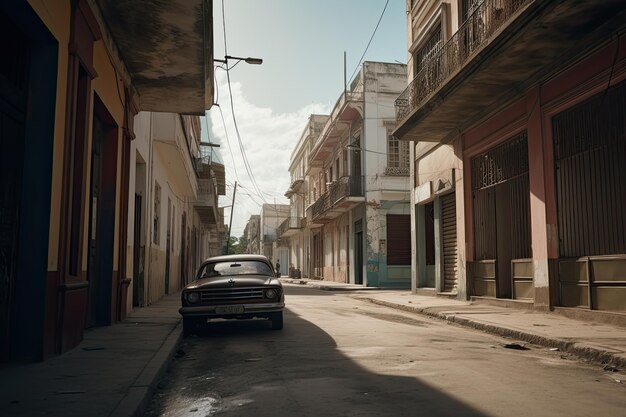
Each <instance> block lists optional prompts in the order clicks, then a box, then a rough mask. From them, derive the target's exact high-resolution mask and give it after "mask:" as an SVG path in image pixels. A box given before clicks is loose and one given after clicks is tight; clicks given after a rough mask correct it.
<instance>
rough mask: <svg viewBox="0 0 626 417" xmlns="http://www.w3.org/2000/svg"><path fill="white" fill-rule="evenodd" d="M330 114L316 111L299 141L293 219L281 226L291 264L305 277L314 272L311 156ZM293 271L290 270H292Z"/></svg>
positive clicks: (291, 192) (293, 162)
mask: <svg viewBox="0 0 626 417" xmlns="http://www.w3.org/2000/svg"><path fill="white" fill-rule="evenodd" d="M328 118H329V116H327V115H319V114H312V115H311V116H310V117H309V121H308V123H307V125H306V127H305V128H304V131H303V132H302V135H301V136H300V139H299V140H298V143H297V145H296V146H295V148H294V150H293V152H292V153H291V159H290V163H289V174H290V175H291V182H290V186H289V189H288V190H287V192H286V193H285V197H287V198H289V199H290V204H289V206H290V210H289V218H287V219H286V220H285V221H284V222H283V223H282V224H281V225H280V230H279V235H280V237H281V239H283V240H285V241H286V242H287V244H288V247H289V265H290V266H293V269H294V270H295V271H298V272H297V274H290V275H299V276H300V277H302V278H309V277H310V276H312V275H311V272H310V271H311V269H312V265H311V261H312V255H311V236H312V235H311V230H312V229H311V228H310V227H309V226H308V221H309V219H308V218H307V216H306V208H307V207H308V206H309V205H310V204H311V196H312V195H313V193H311V192H309V190H310V187H311V186H312V181H311V177H310V176H307V175H306V174H307V173H308V172H309V155H310V153H311V148H312V146H313V144H314V143H315V142H316V141H317V138H318V137H319V135H320V133H321V132H322V129H324V126H325V125H326V122H327V121H328ZM289 272H290V271H289V270H288V273H289Z"/></svg>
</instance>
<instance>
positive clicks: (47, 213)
mask: <svg viewBox="0 0 626 417" xmlns="http://www.w3.org/2000/svg"><path fill="white" fill-rule="evenodd" d="M139 3H140V4H139ZM211 7H212V6H211V1H204V0H195V1H172V2H170V3H168V4H167V5H165V6H159V7H157V6H155V5H154V4H153V3H152V2H149V1H139V2H137V3H135V4H133V7H130V6H127V5H124V6H120V5H118V4H114V3H112V2H106V1H100V0H76V1H70V0H60V1H54V2H49V1H44V0H28V1H26V0H7V1H3V2H2V3H1V4H0V34H1V36H2V39H3V41H2V42H0V48H2V49H1V50H0V54H1V55H2V57H3V64H2V69H1V70H0V78H1V83H2V85H3V88H2V91H1V92H0V120H1V121H0V124H1V125H2V129H1V132H2V133H0V143H1V144H2V148H3V150H2V162H1V163H0V166H1V168H0V169H1V170H2V175H1V177H0V196H1V197H0V213H1V214H0V228H1V230H0V253H1V256H0V275H1V278H0V280H1V281H2V282H3V285H1V286H0V360H40V359H43V358H45V357H47V356H49V355H52V354H55V353H59V352H63V351H66V350H68V349H70V348H71V347H73V346H76V345H77V344H78V343H79V342H80V340H81V339H82V334H83V330H84V328H85V327H86V326H92V325H96V326H98V325H109V324H111V323H112V322H115V321H117V320H121V319H122V318H124V317H125V315H126V312H127V306H128V301H127V300H128V297H129V287H130V286H131V281H132V273H131V271H129V270H128V268H127V265H128V263H127V262H128V259H127V256H128V253H127V246H128V235H127V229H128V227H127V226H128V225H127V219H128V198H127V196H128V194H129V192H128V186H129V167H130V144H131V142H132V141H133V139H134V137H135V134H134V132H133V127H134V126H133V117H134V115H135V114H136V113H137V112H138V111H139V110H146V111H163V112H176V113H191V114H204V111H205V110H206V109H207V108H208V107H210V106H211V105H212V102H213V90H212V88H213V65H212V34H211V29H210V28H211V26H212V15H211ZM146 10H148V11H152V12H153V13H146ZM164 21H167V22H169V24H168V25H167V27H165V26H164V25H162V22H164ZM154 27H162V28H163V30H161V31H160V32H159V31H155V30H149V29H151V28H154ZM137 34H141V36H137ZM157 39H158V41H157ZM181 40H182V41H184V42H185V47H184V48H180V47H179V46H180V45H179V44H178V43H177V42H180V41H181ZM157 44H158V45H159V47H158V48H155V45H157ZM164 50H167V51H168V53H167V54H164V53H162V51H164ZM42 69H45V70H42ZM164 74H166V75H164ZM173 91H175V94H172V92H173Z"/></svg>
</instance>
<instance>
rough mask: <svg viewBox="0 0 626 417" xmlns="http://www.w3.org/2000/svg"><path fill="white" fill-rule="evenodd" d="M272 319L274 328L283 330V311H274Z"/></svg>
mask: <svg viewBox="0 0 626 417" xmlns="http://www.w3.org/2000/svg"><path fill="white" fill-rule="evenodd" d="M270 320H271V321H272V330H281V329H282V328H283V312H282V311H281V312H278V313H273V314H272V316H271V317H270Z"/></svg>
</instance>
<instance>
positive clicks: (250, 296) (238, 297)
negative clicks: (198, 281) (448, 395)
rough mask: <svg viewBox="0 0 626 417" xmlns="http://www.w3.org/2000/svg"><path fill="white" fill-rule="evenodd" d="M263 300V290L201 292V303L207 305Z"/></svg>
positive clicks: (214, 290) (239, 289)
mask: <svg viewBox="0 0 626 417" xmlns="http://www.w3.org/2000/svg"><path fill="white" fill-rule="evenodd" d="M262 299H263V288H226V289H212V290H203V291H202V292H200V302H202V303H205V304H222V303H236V302H246V301H253V300H262Z"/></svg>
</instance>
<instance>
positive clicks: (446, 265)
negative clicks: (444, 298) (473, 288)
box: [441, 193, 458, 292]
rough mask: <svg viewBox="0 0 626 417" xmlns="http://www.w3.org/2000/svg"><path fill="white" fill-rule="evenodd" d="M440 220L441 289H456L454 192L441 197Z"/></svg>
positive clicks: (450, 290) (456, 252)
mask: <svg viewBox="0 0 626 417" xmlns="http://www.w3.org/2000/svg"><path fill="white" fill-rule="evenodd" d="M441 221H442V230H441V234H442V243H443V245H442V246H443V291H444V292H454V291H456V289H457V257H458V249H457V239H456V199H455V198H454V193H451V194H447V195H445V196H443V197H441Z"/></svg>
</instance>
